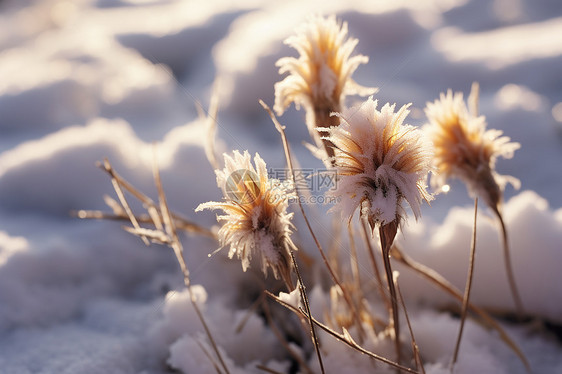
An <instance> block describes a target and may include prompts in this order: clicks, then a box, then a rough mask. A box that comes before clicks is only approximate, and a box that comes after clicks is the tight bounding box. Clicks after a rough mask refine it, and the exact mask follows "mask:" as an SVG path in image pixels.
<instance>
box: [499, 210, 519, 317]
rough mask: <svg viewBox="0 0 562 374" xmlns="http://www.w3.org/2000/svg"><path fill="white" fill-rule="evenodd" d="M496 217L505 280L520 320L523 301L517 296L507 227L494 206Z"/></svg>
mask: <svg viewBox="0 0 562 374" xmlns="http://www.w3.org/2000/svg"><path fill="white" fill-rule="evenodd" d="M492 210H493V211H494V213H495V214H496V217H498V221H499V223H500V226H501V231H502V244H503V258H504V263H505V271H506V273H507V280H508V281H509V288H510V290H511V295H512V297H513V301H514V303H515V309H516V311H517V318H518V319H519V320H520V321H521V320H522V319H523V315H524V313H525V312H524V309H523V303H522V302H521V297H520V296H519V291H518V290H517V283H516V282H515V275H514V273H513V266H512V264H511V254H510V251H509V241H508V237H507V228H506V226H505V222H504V221H503V217H502V215H501V213H500V211H499V209H498V208H497V207H496V208H494V209H492Z"/></svg>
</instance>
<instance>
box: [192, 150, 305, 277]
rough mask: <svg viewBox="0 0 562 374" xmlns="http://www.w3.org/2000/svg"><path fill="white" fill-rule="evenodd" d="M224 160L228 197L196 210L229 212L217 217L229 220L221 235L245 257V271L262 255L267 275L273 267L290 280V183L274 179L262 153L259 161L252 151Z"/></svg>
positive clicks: (222, 180) (221, 173)
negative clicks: (253, 259) (253, 258)
mask: <svg viewBox="0 0 562 374" xmlns="http://www.w3.org/2000/svg"><path fill="white" fill-rule="evenodd" d="M224 160H225V167H224V169H223V170H216V175H217V184H218V186H219V187H220V188H221V189H222V190H223V194H224V197H225V200H224V201H222V202H207V203H203V204H200V205H199V206H198V207H197V209H196V211H201V210H217V209H218V210H222V211H223V213H224V214H223V215H218V216H217V221H219V222H222V223H223V225H222V227H221V228H220V229H219V232H218V239H219V242H220V244H221V246H223V247H227V246H228V247H229V252H228V257H229V258H234V257H236V258H238V259H239V260H240V262H241V265H242V270H244V271H246V270H247V269H248V268H249V267H250V265H251V263H252V257H253V256H254V255H256V257H258V258H259V261H260V262H261V269H262V270H263V272H264V274H267V270H268V268H270V269H271V270H272V272H273V275H274V276H275V277H276V278H279V277H282V278H283V279H284V280H285V281H288V282H289V283H290V269H291V262H290V260H289V251H290V249H294V244H293V242H292V241H291V238H290V235H291V232H292V224H291V219H292V217H293V214H292V213H288V212H287V207H288V198H289V197H291V196H292V191H290V190H289V187H290V186H287V185H286V184H282V183H279V181H277V180H274V179H269V177H268V175H267V166H266V164H265V161H264V160H263V159H262V158H261V157H260V155H259V154H257V153H256V154H255V156H254V162H253V164H252V158H251V156H250V154H249V153H248V151H245V152H244V153H240V152H239V151H234V152H233V153H232V155H228V154H225V155H224Z"/></svg>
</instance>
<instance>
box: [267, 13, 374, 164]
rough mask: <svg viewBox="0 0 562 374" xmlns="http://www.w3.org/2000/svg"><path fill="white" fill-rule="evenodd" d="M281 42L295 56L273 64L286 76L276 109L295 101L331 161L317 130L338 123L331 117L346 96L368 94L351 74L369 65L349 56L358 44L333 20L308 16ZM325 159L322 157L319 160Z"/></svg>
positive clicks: (360, 57)
mask: <svg viewBox="0 0 562 374" xmlns="http://www.w3.org/2000/svg"><path fill="white" fill-rule="evenodd" d="M296 31H297V32H296V35H294V36H291V37H289V38H288V39H287V40H285V44H288V45H289V46H291V47H293V48H294V49H296V50H297V51H298V52H299V57H298V58H295V57H284V58H281V59H279V60H278V61H277V64H276V65H277V66H279V74H285V73H287V72H288V73H289V75H288V76H286V77H285V79H283V80H282V81H281V82H278V83H276V84H275V106H274V109H275V111H276V112H277V114H278V115H282V114H283V112H284V111H285V109H287V107H288V106H289V105H290V104H291V103H294V104H295V106H296V108H297V109H300V106H301V105H302V106H304V108H305V109H306V123H307V126H308V130H309V132H310V135H311V137H312V138H313V140H314V141H315V143H316V146H317V147H319V148H320V149H322V148H323V149H324V151H325V152H326V153H327V154H328V156H330V157H332V156H333V152H332V144H330V143H329V142H328V141H326V140H323V141H322V140H320V137H319V135H318V132H317V131H316V130H315V128H316V127H331V126H335V125H337V122H338V121H337V119H335V118H333V117H331V113H333V112H340V111H341V108H342V105H343V101H344V99H345V96H346V95H348V94H359V95H363V96H366V95H370V94H372V93H374V92H375V91H376V89H374V88H368V87H362V86H360V85H358V84H357V83H356V82H355V81H354V80H353V79H351V75H352V74H353V73H354V72H355V70H356V69H357V67H358V66H359V65H360V64H364V63H367V62H368V60H369V59H368V58H367V57H366V56H363V55H355V56H353V57H352V56H351V54H352V53H353V50H354V49H355V46H356V45H357V42H358V40H357V39H354V38H348V36H347V23H345V22H344V23H343V24H338V22H337V21H336V18H335V17H334V16H331V17H327V18H324V17H320V16H315V17H310V18H309V19H308V21H307V22H306V23H305V24H303V25H301V26H300V27H299V28H298V29H297V30H296ZM321 158H325V157H323V156H322V157H321Z"/></svg>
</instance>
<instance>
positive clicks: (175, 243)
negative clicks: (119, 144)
mask: <svg viewBox="0 0 562 374" xmlns="http://www.w3.org/2000/svg"><path fill="white" fill-rule="evenodd" d="M155 153H156V152H155ZM153 174H154V182H155V184H156V189H157V190H158V201H159V204H160V211H161V212H162V220H163V223H164V228H165V231H166V233H167V234H168V235H169V237H170V238H171V243H170V244H169V245H170V247H172V249H173V250H174V254H175V255H176V259H177V260H178V263H179V265H180V268H181V271H182V274H183V280H184V284H185V287H186V288H187V291H188V293H189V300H190V301H191V305H192V306H193V310H195V313H196V314H197V317H198V318H199V321H201V325H203V329H204V330H205V334H206V335H207V337H208V338H209V342H210V343H211V346H212V348H213V350H214V351H215V354H216V355H217V358H218V360H219V362H220V364H221V366H222V367H223V369H224V372H225V373H226V374H229V373H230V371H229V370H228V366H226V363H225V362H224V360H223V358H222V355H221V353H220V351H219V348H218V346H217V344H216V342H215V339H214V338H213V335H212V334H211V330H210V329H209V326H208V325H207V322H206V321H205V318H204V316H203V313H201V310H200V309H199V306H198V305H197V300H196V299H195V295H194V294H193V291H192V289H191V279H190V276H189V269H188V268H187V263H186V261H185V257H184V255H183V246H182V244H181V242H180V240H179V238H178V235H177V231H176V228H175V226H174V220H173V218H172V215H171V213H170V210H169V209H168V202H167V199H166V194H165V193H164V188H163V187H162V181H161V179H160V170H159V169H158V165H157V162H156V154H155V155H154V164H153Z"/></svg>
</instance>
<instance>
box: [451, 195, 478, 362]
mask: <svg viewBox="0 0 562 374" xmlns="http://www.w3.org/2000/svg"><path fill="white" fill-rule="evenodd" d="M477 216H478V198H477V197H476V198H475V199H474V223H473V227H472V242H471V243H470V259H469V260H468V274H467V279H466V287H465V289H464V297H463V300H462V309H461V323H460V326H459V334H458V335H457V342H456V344H455V350H454V353H453V360H452V361H451V373H452V372H453V368H454V367H455V363H456V362H457V358H458V355H459V348H460V345H461V339H462V333H463V330H464V323H465V321H466V314H467V311H468V302H469V299H470V290H471V289H472V276H473V275H474V260H475V258H476V217H477Z"/></svg>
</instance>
